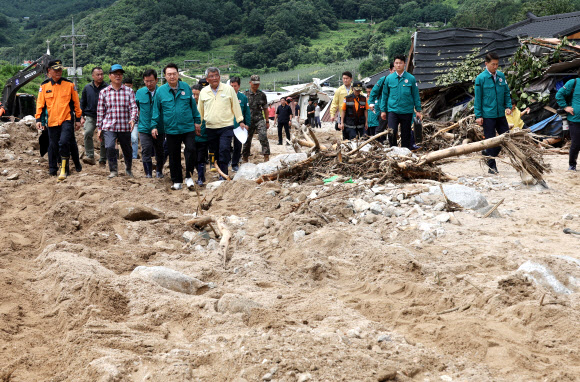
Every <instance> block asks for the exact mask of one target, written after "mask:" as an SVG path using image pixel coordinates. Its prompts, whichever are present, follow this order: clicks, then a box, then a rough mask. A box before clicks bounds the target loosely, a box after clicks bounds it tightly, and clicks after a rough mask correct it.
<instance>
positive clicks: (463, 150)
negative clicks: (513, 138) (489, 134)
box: [418, 135, 505, 165]
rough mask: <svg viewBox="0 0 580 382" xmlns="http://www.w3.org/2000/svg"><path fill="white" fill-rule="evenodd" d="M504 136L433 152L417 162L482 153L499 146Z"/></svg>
mask: <svg viewBox="0 0 580 382" xmlns="http://www.w3.org/2000/svg"><path fill="white" fill-rule="evenodd" d="M504 139H505V136H504V135H500V136H498V137H494V138H490V139H486V140H483V141H479V142H473V143H468V144H466V145H460V146H454V147H450V148H448V149H444V150H439V151H433V152H432V153H429V154H426V155H424V156H422V157H421V159H420V160H419V163H418V164H419V165H423V164H426V163H433V162H436V161H438V160H441V159H445V158H449V157H456V156H459V155H465V154H471V153H474V152H476V151H482V150H485V149H491V148H493V147H498V146H501V144H502V142H503V141H504Z"/></svg>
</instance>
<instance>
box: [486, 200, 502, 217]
mask: <svg viewBox="0 0 580 382" xmlns="http://www.w3.org/2000/svg"><path fill="white" fill-rule="evenodd" d="M504 200H505V199H502V200H500V201H499V202H497V203H496V204H495V206H493V207H492V208H491V209H490V210H489V211H487V212H486V214H485V215H483V216H482V218H487V217H489V216H490V215H491V214H492V213H493V211H495V210H497V207H499V205H500V204H502V203H503V201H504Z"/></svg>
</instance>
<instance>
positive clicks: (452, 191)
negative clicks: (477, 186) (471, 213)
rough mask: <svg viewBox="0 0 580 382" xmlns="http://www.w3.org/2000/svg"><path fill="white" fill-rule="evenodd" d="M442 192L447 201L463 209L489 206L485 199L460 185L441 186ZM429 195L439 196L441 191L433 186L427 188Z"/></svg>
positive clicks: (471, 189)
mask: <svg viewBox="0 0 580 382" xmlns="http://www.w3.org/2000/svg"><path fill="white" fill-rule="evenodd" d="M443 191H444V192H445V195H447V198H449V200H451V201H452V202H455V203H457V204H459V205H460V206H461V207H463V208H469V209H472V210H477V209H479V208H482V207H485V206H487V205H488V204H489V203H488V202H487V199H485V197H484V196H483V195H481V194H480V193H479V192H477V191H475V190H474V189H473V188H469V187H466V186H463V185H461V184H446V185H444V186H443ZM429 193H430V194H435V195H441V190H440V189H439V187H438V186H433V187H430V188H429Z"/></svg>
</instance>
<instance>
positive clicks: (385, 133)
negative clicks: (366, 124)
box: [346, 130, 388, 155]
mask: <svg viewBox="0 0 580 382" xmlns="http://www.w3.org/2000/svg"><path fill="white" fill-rule="evenodd" d="M387 133H388V132H387V131H386V130H385V131H383V132H382V133H378V134H376V135H373V136H372V137H371V138H370V139H368V140H366V141H364V142H363V143H361V144H360V145H358V147H357V148H356V149H354V150H352V151H350V152H348V153H347V154H346V155H353V154H356V153H357V152H358V151H359V150H360V149H362V148H363V147H364V146H366V145H367V144H369V143H371V142H372V141H374V140H376V139H377V138H380V137H382V136H384V135H387Z"/></svg>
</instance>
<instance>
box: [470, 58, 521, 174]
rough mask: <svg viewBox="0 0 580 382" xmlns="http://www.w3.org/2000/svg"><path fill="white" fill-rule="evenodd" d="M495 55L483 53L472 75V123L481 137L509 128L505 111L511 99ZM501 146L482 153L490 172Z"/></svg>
mask: <svg viewBox="0 0 580 382" xmlns="http://www.w3.org/2000/svg"><path fill="white" fill-rule="evenodd" d="M498 66H499V56H498V55H497V53H495V52H489V53H488V54H486V55H485V70H484V71H483V72H482V73H481V74H480V75H478V76H477V78H475V99H474V103H473V107H474V109H475V118H476V119H475V122H476V123H477V124H478V125H481V126H483V135H484V136H485V139H489V138H493V137H495V134H496V132H497V134H498V135H501V134H503V133H505V132H507V131H509V129H510V127H509V125H508V122H507V119H506V118H505V116H506V114H507V115H510V114H511V113H512V99H511V97H510V89H509V86H508V84H507V81H506V79H505V75H504V74H503V73H502V72H500V71H499V70H497V68H498ZM500 151H501V147H494V148H492V149H487V150H484V155H487V156H489V157H490V158H489V159H488V160H487V165H488V167H489V170H488V172H489V173H490V174H497V173H498V171H497V165H496V163H495V159H494V157H497V156H498V154H499V152H500Z"/></svg>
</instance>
